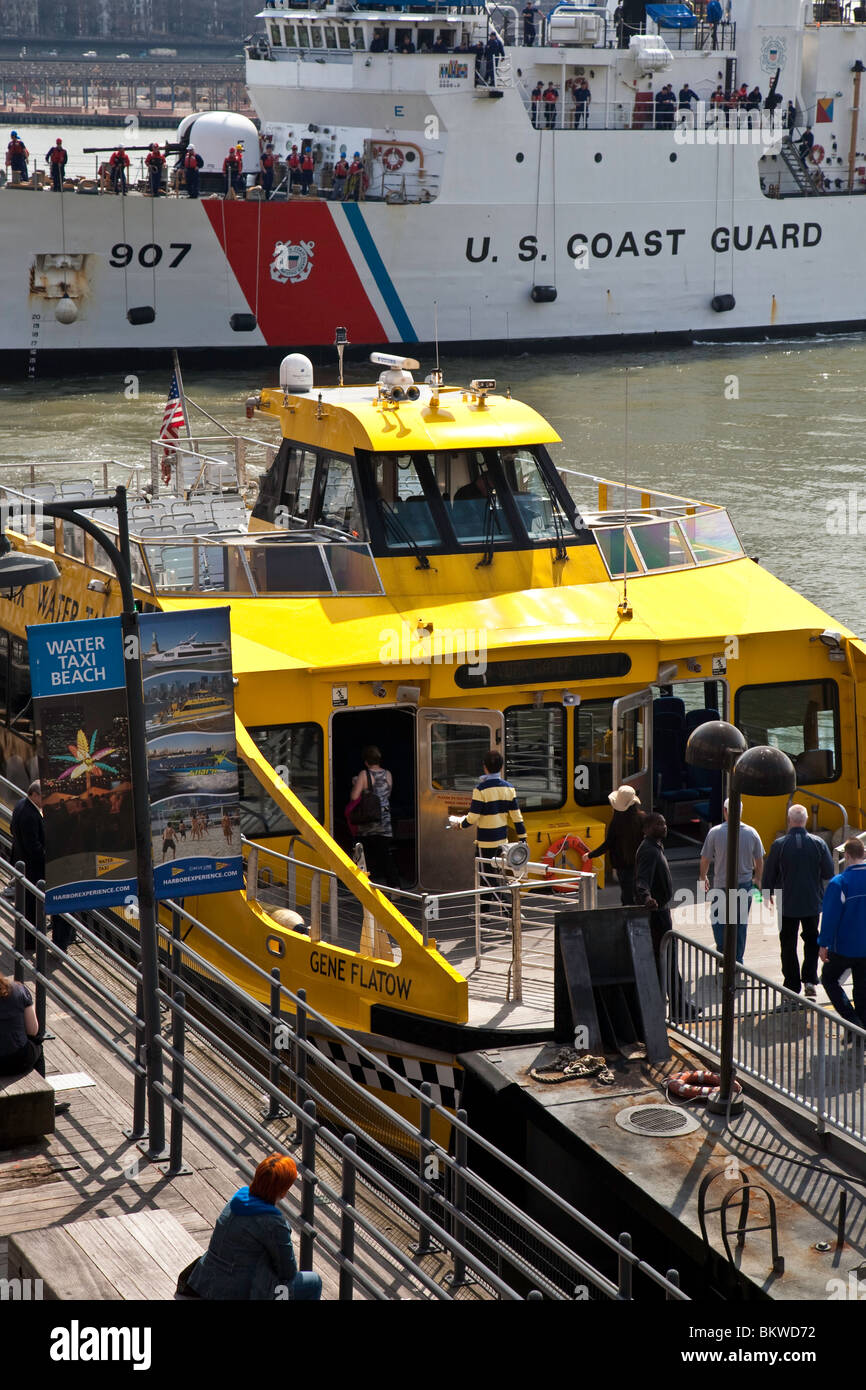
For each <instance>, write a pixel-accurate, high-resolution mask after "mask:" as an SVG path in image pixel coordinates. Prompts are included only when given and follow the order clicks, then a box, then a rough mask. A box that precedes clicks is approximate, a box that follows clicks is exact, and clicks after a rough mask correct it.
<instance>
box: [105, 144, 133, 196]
mask: <svg viewBox="0 0 866 1390" xmlns="http://www.w3.org/2000/svg"><path fill="white" fill-rule="evenodd" d="M108 167H109V170H110V171H111V186H112V188H113V189H114V191H115V193H122V194H123V197H124V198H125V197H126V171H127V169H128V168H129V155H128V154H127V153H126V150H125V149H124V148H123V146H122V145H118V147H117V149H116V150H115V151H114V153H113V155H112V156H111V158H110V159H109V161H108Z"/></svg>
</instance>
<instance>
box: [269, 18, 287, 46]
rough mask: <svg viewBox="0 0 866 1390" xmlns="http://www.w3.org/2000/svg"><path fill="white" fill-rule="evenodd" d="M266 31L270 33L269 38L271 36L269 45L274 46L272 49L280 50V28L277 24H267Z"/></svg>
mask: <svg viewBox="0 0 866 1390" xmlns="http://www.w3.org/2000/svg"><path fill="white" fill-rule="evenodd" d="M268 31H269V33H270V36H271V43H272V44H273V45H274V48H281V47H282V43H283V38H282V34H281V32H280V26H279V24H269V25H268Z"/></svg>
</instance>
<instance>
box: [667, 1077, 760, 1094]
mask: <svg viewBox="0 0 866 1390" xmlns="http://www.w3.org/2000/svg"><path fill="white" fill-rule="evenodd" d="M721 1084H722V1079H721V1077H720V1076H719V1075H718V1073H717V1072H714V1071H680V1072H677V1074H676V1076H672V1077H670V1079H669V1080H668V1082H667V1089H668V1091H670V1092H672V1093H673V1095H675V1096H679V1097H680V1098H681V1099H682V1100H707V1099H708V1098H709V1097H710V1096H711V1095H712V1094H713V1091H717V1090H718V1089H719V1086H720V1085H721ZM742 1089H743V1088H742V1086H741V1085H740V1083H739V1081H735V1082H734V1095H735V1096H738V1095H739V1094H740V1092H741V1091H742Z"/></svg>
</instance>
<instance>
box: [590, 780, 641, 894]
mask: <svg viewBox="0 0 866 1390" xmlns="http://www.w3.org/2000/svg"><path fill="white" fill-rule="evenodd" d="M607 799H608V801H609V802H610V804H611V806H612V807H613V815H612V816H611V818H610V824H609V825H608V827H607V835H606V836H605V838H604V840H603V841H602V843H601V844H600V845H599V846H598V849H594V850H593V851H592V852H591V854H590V856H589V857H590V859H596V858H597V857H598V856H599V855H600V854H604V853H605V851H606V852H607V854H608V855H609V857H610V866H611V868H612V869H613V870H614V872H615V873H616V876H617V879H618V881H619V888H620V895H621V897H622V902H623V906H624V907H625V906H627V905H628V904H630V903H635V902H637V899H636V897H635V894H634V861H635V856H636V854H637V852H638V848H639V847H640V842H641V840H642V839H643V822H644V813H643V811H641V809H640V798H639V797H638V794H637V792H636V791H635V789H634V787H630V786H628V784H627V783H625V784H624V785H623V786H621V787H617V789H616V791H615V792H611V793H610V795H609V796H608V798H607Z"/></svg>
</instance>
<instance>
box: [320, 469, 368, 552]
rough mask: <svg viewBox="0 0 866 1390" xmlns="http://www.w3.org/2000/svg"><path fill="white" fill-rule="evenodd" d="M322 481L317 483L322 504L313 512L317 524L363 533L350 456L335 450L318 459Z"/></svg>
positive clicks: (352, 532) (354, 534) (353, 534)
mask: <svg viewBox="0 0 866 1390" xmlns="http://www.w3.org/2000/svg"><path fill="white" fill-rule="evenodd" d="M321 469H322V482H321V483H320V486H319V489H318V491H319V494H320V496H321V499H322V500H321V504H320V506H319V507H318V508H317V509H316V513H317V514H315V513H314V521H315V523H316V524H317V525H319V526H331V527H333V528H334V529H335V530H337V531H345V532H348V533H349V535H352V536H363V535H365V534H366V532H365V528H364V520H363V516H362V514H361V507H360V504H359V502H358V496H357V493H356V491H355V473H354V468H353V465H352V460H351V459H349V458H342V457H340V456H338V455H335V454H329V455H325V457H324V458H323V459H322V460H321Z"/></svg>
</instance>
